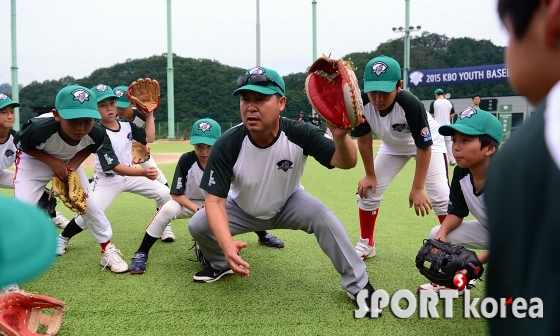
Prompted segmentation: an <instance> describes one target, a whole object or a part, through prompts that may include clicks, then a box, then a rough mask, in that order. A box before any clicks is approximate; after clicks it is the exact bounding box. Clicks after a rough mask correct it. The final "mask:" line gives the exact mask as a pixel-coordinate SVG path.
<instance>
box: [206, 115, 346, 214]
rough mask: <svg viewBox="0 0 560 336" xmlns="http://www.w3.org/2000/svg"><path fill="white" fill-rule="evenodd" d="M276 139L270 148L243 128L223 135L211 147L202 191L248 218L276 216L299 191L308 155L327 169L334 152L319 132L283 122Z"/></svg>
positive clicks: (307, 127)
mask: <svg viewBox="0 0 560 336" xmlns="http://www.w3.org/2000/svg"><path fill="white" fill-rule="evenodd" d="M279 123H280V127H279V131H278V135H277V137H276V139H274V141H273V142H272V143H271V144H270V145H269V146H267V147H260V146H258V145H257V144H255V143H254V142H253V140H252V139H251V136H250V134H249V131H248V130H247V128H246V127H245V126H244V125H243V124H241V125H238V126H235V127H233V128H231V129H229V130H228V131H227V132H225V133H224V134H223V135H222V136H221V137H220V138H219V139H218V140H217V141H216V143H215V144H214V146H213V147H212V152H211V153H210V158H209V159H208V164H207V165H206V169H205V170H204V175H203V177H202V181H201V183H200V187H201V188H202V189H204V190H206V191H207V192H208V193H209V194H212V195H215V196H218V197H223V198H225V197H227V196H228V192H229V191H230V185H231V192H230V197H231V198H232V199H233V200H234V201H235V202H236V203H237V205H238V206H239V207H240V208H241V209H243V211H245V212H246V213H247V214H249V215H251V216H253V217H256V218H260V219H270V218H272V217H274V216H275V215H276V214H277V213H278V212H279V211H280V210H281V209H282V207H283V206H284V204H285V203H286V201H287V200H288V198H289V197H290V196H291V195H292V194H293V193H294V192H295V191H296V190H298V189H300V188H301V184H300V179H301V176H302V174H303V169H304V168H305V163H306V162H307V157H308V156H309V155H311V156H313V157H314V158H315V159H316V160H317V161H318V162H319V163H320V164H322V165H323V166H325V167H328V168H333V167H332V166H331V165H330V161H331V159H332V156H333V154H334V152H335V147H334V143H333V141H332V140H330V139H327V138H325V136H324V134H325V133H324V132H323V131H322V130H320V129H319V128H317V127H315V126H313V125H311V124H308V123H301V122H297V121H296V120H290V119H286V118H280V120H279Z"/></svg>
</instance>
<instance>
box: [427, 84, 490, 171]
mask: <svg viewBox="0 0 560 336" xmlns="http://www.w3.org/2000/svg"><path fill="white" fill-rule="evenodd" d="M443 94H444V92H443V90H442V89H436V90H435V91H434V95H435V96H436V100H434V101H433V102H432V103H431V104H430V114H431V115H432V117H434V119H435V120H436V121H437V122H438V123H439V124H440V125H441V126H445V125H449V124H451V120H453V115H455V109H454V108H453V104H452V103H451V102H450V101H449V100H447V99H445V97H444V95H443ZM479 100H480V97H479ZM443 138H444V139H445V149H446V150H447V161H448V162H449V165H450V166H454V165H456V164H457V162H455V158H454V157H453V150H452V149H451V137H450V136H444V137H443Z"/></svg>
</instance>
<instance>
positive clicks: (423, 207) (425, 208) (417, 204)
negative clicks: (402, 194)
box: [408, 189, 432, 217]
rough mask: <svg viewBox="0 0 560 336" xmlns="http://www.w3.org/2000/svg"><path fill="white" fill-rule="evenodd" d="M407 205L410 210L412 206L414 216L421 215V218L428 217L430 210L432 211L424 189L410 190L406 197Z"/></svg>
mask: <svg viewBox="0 0 560 336" xmlns="http://www.w3.org/2000/svg"><path fill="white" fill-rule="evenodd" d="M408 205H409V207H411V208H412V206H414V211H415V212H416V216H420V214H422V217H424V215H428V214H429V213H430V209H432V203H431V202H430V199H429V198H428V195H427V194H426V192H425V191H424V189H412V190H411V191H410V195H409V196H408Z"/></svg>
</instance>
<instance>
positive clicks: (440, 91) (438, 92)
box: [434, 89, 444, 94]
mask: <svg viewBox="0 0 560 336" xmlns="http://www.w3.org/2000/svg"><path fill="white" fill-rule="evenodd" d="M443 93H444V92H443V90H442V89H436V90H435V91H434V94H443Z"/></svg>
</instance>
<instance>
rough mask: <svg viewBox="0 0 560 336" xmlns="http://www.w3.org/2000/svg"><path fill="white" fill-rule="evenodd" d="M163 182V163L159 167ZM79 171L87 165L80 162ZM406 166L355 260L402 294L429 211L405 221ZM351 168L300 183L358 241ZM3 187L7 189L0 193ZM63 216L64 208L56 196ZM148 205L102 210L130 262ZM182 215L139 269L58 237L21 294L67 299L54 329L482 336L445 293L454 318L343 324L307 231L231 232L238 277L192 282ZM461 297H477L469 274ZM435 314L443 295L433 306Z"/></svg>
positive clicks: (131, 199)
mask: <svg viewBox="0 0 560 336" xmlns="http://www.w3.org/2000/svg"><path fill="white" fill-rule="evenodd" d="M151 148H152V151H154V152H158V153H164V152H184V151H187V150H190V147H188V146H185V145H184V144H181V145H178V144H174V143H173V142H161V143H158V144H155V145H153V146H151ZM160 168H162V170H163V171H164V173H165V175H166V177H167V178H168V180H170V181H171V179H172V178H173V172H174V169H175V165H174V164H165V165H161V166H160ZM86 171H87V173H88V174H91V169H86ZM413 172H414V161H411V162H410V163H409V164H408V165H407V166H406V167H405V169H404V170H403V172H401V174H400V175H399V176H398V177H397V179H396V180H395V182H394V183H393V184H392V185H391V186H390V187H389V188H388V189H387V191H386V193H385V198H384V200H383V203H382V206H381V208H380V213H379V217H378V221H377V227H376V247H377V256H376V257H375V258H372V259H368V260H367V261H366V264H367V268H368V274H369V277H370V281H371V283H372V284H373V286H374V287H375V288H376V289H385V290H386V291H387V292H388V293H389V294H392V293H394V292H396V291H397V290H399V289H410V290H412V291H414V290H415V289H416V287H417V286H418V285H419V284H422V283H425V282H426V279H425V278H424V277H423V276H421V275H420V273H419V272H418V271H417V269H416V267H415V265H414V258H415V256H416V253H417V252H418V249H419V248H420V246H421V244H422V239H424V238H425V237H426V236H427V235H428V232H429V230H430V229H431V228H432V227H433V226H434V225H436V224H437V223H438V221H437V217H436V216H435V214H433V212H432V213H430V215H429V216H427V217H424V218H422V217H417V216H416V215H415V213H414V211H413V210H412V209H409V208H408V193H409V190H410V189H409V188H410V185H411V182H412V177H413ZM362 175H363V168H362V165H361V162H360V161H359V162H358V166H357V168H355V169H352V170H346V171H345V170H339V169H333V170H327V169H325V168H323V167H322V166H320V165H319V164H318V163H317V162H316V161H315V160H314V159H312V158H310V159H309V160H308V163H307V167H306V170H305V175H304V176H303V179H302V184H303V185H304V187H305V189H306V190H307V191H309V192H310V193H311V194H313V195H314V196H316V197H318V198H319V199H321V200H322V201H323V202H324V203H325V204H326V205H327V206H328V207H330V208H332V209H333V210H334V212H335V213H336V214H337V216H338V217H339V218H340V219H341V220H342V222H343V223H344V224H345V226H346V229H347V231H348V234H349V236H350V238H351V240H352V242H353V243H355V242H356V241H357V239H358V237H359V225H358V218H357V217H358V216H357V205H356V199H355V196H354V193H355V191H356V186H357V183H358V180H359V179H360V178H361V177H362ZM2 193H4V194H10V192H9V191H5V190H2ZM58 210H59V211H61V212H63V213H64V214H65V215H66V216H67V217H68V218H70V217H71V212H70V211H69V210H67V209H66V208H64V207H63V205H62V204H59V206H58ZM154 212H155V203H154V201H152V200H147V199H144V198H142V197H140V196H137V195H133V194H122V195H120V196H119V197H118V198H117V199H116V201H115V202H114V203H113V205H112V206H111V207H110V208H109V209H108V210H107V217H108V218H109V220H110V221H111V223H112V225H113V231H114V235H113V239H112V242H114V243H115V245H116V246H117V248H119V249H120V250H121V251H122V254H123V256H124V259H125V260H126V261H127V262H130V258H131V257H132V254H133V253H134V252H135V251H136V249H137V247H138V246H139V244H140V241H141V239H142V237H143V235H144V232H145V231H144V230H145V227H146V225H147V223H148V221H149V220H150V219H151V217H152V216H153V214H154ZM187 223H188V220H186V219H181V220H176V221H174V222H173V224H172V226H173V230H174V232H175V234H176V236H177V238H178V239H177V241H176V242H175V243H171V244H169V243H163V242H161V241H159V242H157V243H156V244H155V245H154V247H153V248H152V250H151V252H150V258H149V262H148V265H147V272H146V273H145V274H144V275H139V276H138V275H136V276H131V275H129V274H120V275H119V274H113V273H112V272H111V271H109V270H108V269H105V270H103V271H101V266H100V265H99V260H100V254H99V245H98V244H96V243H94V241H93V239H92V237H91V236H90V234H89V233H88V232H82V233H81V234H79V235H78V236H76V237H74V238H72V240H71V241H70V244H69V247H68V250H67V253H66V254H65V255H64V256H62V257H58V258H57V260H56V262H55V263H54V264H53V265H52V267H51V268H50V269H49V270H48V271H47V272H45V273H44V274H42V275H41V276H39V277H37V278H35V279H33V280H32V281H29V282H27V283H23V284H20V287H22V288H23V289H25V290H27V291H30V292H38V293H41V294H45V295H50V296H55V297H58V298H60V299H62V300H64V301H66V302H67V303H68V311H67V313H66V315H65V318H64V321H63V325H62V328H61V331H60V332H59V335H61V336H65V335H281V334H287V335H430V336H435V335H482V334H487V333H488V331H487V327H486V320H484V319H464V318H463V317H462V316H463V300H462V299H458V300H455V301H454V314H455V315H454V317H453V318H449V319H446V318H439V319H419V318H418V317H417V316H418V314H414V315H413V317H412V318H410V319H399V318H396V317H395V316H393V315H392V314H390V313H389V310H388V309H387V310H385V312H386V314H385V315H384V316H382V317H381V318H380V319H376V320H374V319H368V318H364V319H361V320H355V319H354V318H353V312H354V303H353V302H352V301H351V300H350V299H348V297H347V296H346V293H345V292H344V290H342V288H341V286H340V277H339V275H338V273H336V271H335V270H334V268H333V267H332V265H331V263H330V260H329V259H328V258H327V257H326V256H325V255H324V254H323V253H322V251H321V250H320V248H319V246H318V245H317V243H316V241H315V238H314V236H313V235H308V234H305V233H303V232H300V231H288V230H282V231H275V232H274V233H275V234H276V235H278V236H279V237H280V238H282V239H283V240H284V242H285V243H286V247H285V248H284V249H271V248H268V247H264V246H259V245H258V244H257V236H256V235H255V234H253V233H250V234H245V235H242V236H238V238H239V239H243V240H245V241H246V242H248V244H249V246H248V248H246V249H244V250H243V251H242V256H243V258H244V259H245V260H247V261H248V262H249V263H250V264H251V276H250V277H249V278H248V279H241V278H238V277H229V278H225V279H224V280H222V281H218V282H216V283H210V284H197V283H194V282H193V280H192V276H193V274H194V273H195V272H197V271H198V270H200V266H199V265H198V264H197V263H195V262H192V261H189V259H193V258H194V254H193V252H192V251H190V250H189V248H190V247H191V246H192V240H191V237H190V236H189V233H188V230H187ZM471 297H484V283H483V282H480V281H479V282H478V285H477V287H476V289H474V290H472V291H471ZM438 311H439V312H440V316H442V315H443V314H442V311H443V301H440V303H439V304H438Z"/></svg>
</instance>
